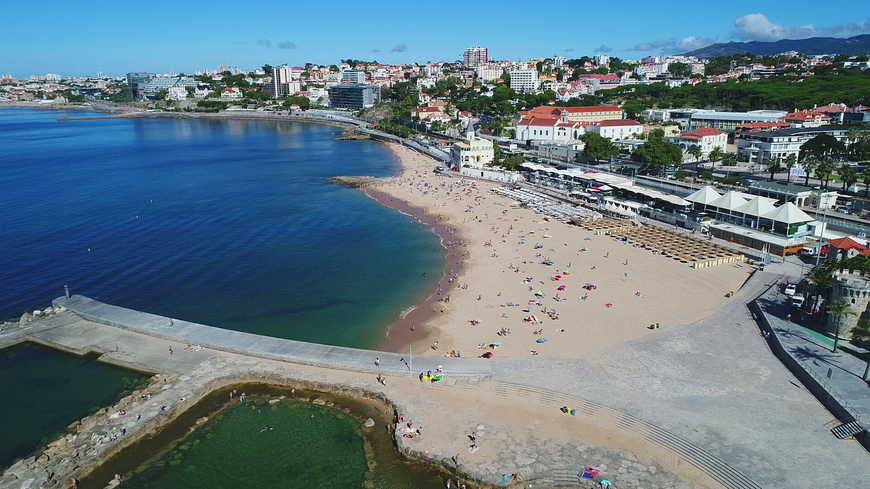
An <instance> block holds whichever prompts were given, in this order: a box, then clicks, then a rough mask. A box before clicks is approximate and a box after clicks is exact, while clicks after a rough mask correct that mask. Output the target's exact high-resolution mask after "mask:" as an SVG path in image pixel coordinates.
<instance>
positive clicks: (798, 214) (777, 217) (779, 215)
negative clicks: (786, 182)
mask: <svg viewBox="0 0 870 489" xmlns="http://www.w3.org/2000/svg"><path fill="white" fill-rule="evenodd" d="M761 217H763V218H764V219H770V220H771V221H775V222H782V223H785V224H795V223H799V222H810V221H812V220H813V218H812V217H810V216H809V215H808V214H807V213H806V212H804V211H802V210H800V209H798V206H796V205H794V204H793V203H791V202H787V203H786V204H785V205H781V206H779V207H777V208H776V209H774V210H772V211H770V212H768V213H767V214H765V215H763V216H761Z"/></svg>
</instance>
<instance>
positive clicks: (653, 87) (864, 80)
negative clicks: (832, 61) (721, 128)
mask: <svg viewBox="0 0 870 489" xmlns="http://www.w3.org/2000/svg"><path fill="white" fill-rule="evenodd" d="M596 96H597V97H598V99H599V101H600V102H607V103H619V102H626V101H629V100H634V101H637V102H638V103H640V104H641V105H642V106H643V107H645V108H652V107H657V108H671V107H699V108H717V109H724V110H735V111H746V110H760V109H773V110H788V111H791V110H795V108H798V109H809V108H812V107H814V106H816V105H827V104H830V103H838V104H839V103H845V104H847V105H850V106H855V105H859V104H863V105H870V73H868V72H867V70H863V71H862V70H861V69H858V68H849V69H842V68H834V67H831V66H823V67H819V68H816V69H815V70H813V75H812V76H806V77H798V76H789V75H778V76H771V77H769V78H762V79H760V80H756V81H753V82H747V81H740V80H729V81H726V82H720V83H699V84H697V85H691V84H686V85H682V86H679V87H674V88H670V87H668V86H667V85H665V84H664V83H653V84H650V85H627V86H622V87H617V88H614V89H612V90H602V91H600V92H598V93H597V94H596Z"/></svg>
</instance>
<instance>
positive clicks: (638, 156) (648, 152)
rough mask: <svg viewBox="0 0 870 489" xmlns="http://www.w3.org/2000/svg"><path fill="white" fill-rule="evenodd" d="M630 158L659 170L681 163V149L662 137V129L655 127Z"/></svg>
mask: <svg viewBox="0 0 870 489" xmlns="http://www.w3.org/2000/svg"><path fill="white" fill-rule="evenodd" d="M631 159H632V160H633V161H638V162H641V163H646V164H647V165H649V166H650V167H652V168H654V169H656V170H659V169H662V168H667V167H669V166H677V165H679V164H680V163H682V162H683V151H682V150H681V149H680V147H679V146H677V145H676V144H674V143H671V142H670V141H666V140H665V139H664V131H662V130H661V129H656V130H655V131H652V132H651V133H650V135H649V139H647V141H646V142H645V143H643V144H642V145H641V146H639V147H638V148H637V149H635V150H634V152H632V153H631Z"/></svg>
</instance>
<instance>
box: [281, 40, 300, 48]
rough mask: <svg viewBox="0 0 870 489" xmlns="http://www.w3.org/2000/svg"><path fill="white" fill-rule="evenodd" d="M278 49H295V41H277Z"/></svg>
mask: <svg viewBox="0 0 870 489" xmlns="http://www.w3.org/2000/svg"><path fill="white" fill-rule="evenodd" d="M278 49H296V43H292V42H290V41H281V42H279V43H278Z"/></svg>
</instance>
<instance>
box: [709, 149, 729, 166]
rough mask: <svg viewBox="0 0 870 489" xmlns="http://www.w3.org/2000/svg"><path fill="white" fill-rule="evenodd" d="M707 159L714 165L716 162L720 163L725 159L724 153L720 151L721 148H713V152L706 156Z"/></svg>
mask: <svg viewBox="0 0 870 489" xmlns="http://www.w3.org/2000/svg"><path fill="white" fill-rule="evenodd" d="M707 159H709V160H710V161H712V162H713V164H716V162H717V161H722V160H723V159H725V152H724V151H722V148H720V147H719V146H716V147H715V148H713V151H710V154H709V155H707Z"/></svg>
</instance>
